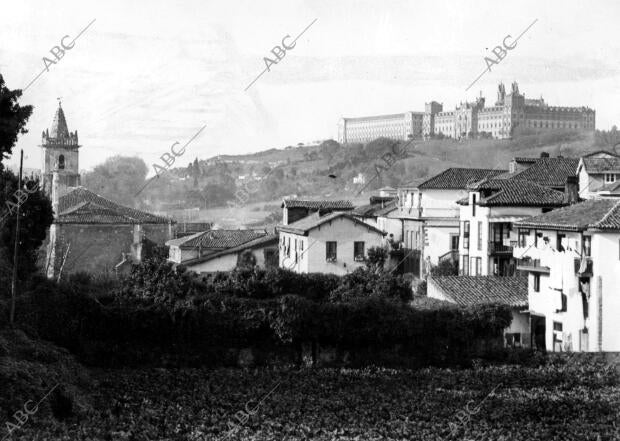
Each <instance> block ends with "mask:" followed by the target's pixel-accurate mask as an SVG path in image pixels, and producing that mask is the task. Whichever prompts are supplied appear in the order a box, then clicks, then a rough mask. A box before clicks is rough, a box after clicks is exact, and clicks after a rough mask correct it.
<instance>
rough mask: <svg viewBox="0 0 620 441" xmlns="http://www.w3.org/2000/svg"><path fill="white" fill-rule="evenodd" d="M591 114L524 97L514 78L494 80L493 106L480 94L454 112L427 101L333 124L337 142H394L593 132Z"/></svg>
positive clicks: (593, 118)
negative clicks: (420, 106) (413, 108)
mask: <svg viewBox="0 0 620 441" xmlns="http://www.w3.org/2000/svg"><path fill="white" fill-rule="evenodd" d="M595 123H596V112H595V111H594V110H593V109H590V108H589V107H562V106H550V105H548V104H547V103H546V102H545V100H543V98H542V97H541V98H539V99H526V98H525V94H522V93H520V92H519V85H518V84H517V83H516V82H514V83H512V85H511V91H510V93H508V94H507V93H506V88H505V86H504V84H502V83H500V84H499V86H498V91H497V101H496V102H495V105H493V106H490V107H485V98H483V97H482V96H481V97H479V98H478V99H476V101H474V102H465V103H460V104H459V105H458V106H456V108H455V109H454V110H446V111H444V110H443V105H442V104H440V103H438V102H436V101H431V102H430V103H427V104H426V106H425V109H424V112H406V113H399V114H395V115H379V116H368V117H363V118H343V119H341V120H340V123H339V126H338V142H340V143H341V144H347V143H354V142H369V141H372V140H373V139H376V138H379V137H381V136H383V137H386V138H392V139H396V140H407V139H410V138H412V137H413V138H417V137H419V136H420V135H421V136H423V137H425V138H429V137H432V136H436V135H443V136H446V137H450V138H454V139H461V138H467V137H478V136H483V135H486V136H491V137H493V138H496V139H505V138H510V137H511V136H512V134H513V132H514V130H515V129H516V128H517V127H521V128H524V129H531V130H533V131H536V132H541V131H548V130H577V131H594V129H595Z"/></svg>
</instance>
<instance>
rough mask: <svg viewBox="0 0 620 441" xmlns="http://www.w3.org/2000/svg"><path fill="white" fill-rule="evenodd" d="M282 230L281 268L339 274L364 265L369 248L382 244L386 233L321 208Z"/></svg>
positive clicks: (301, 271)
mask: <svg viewBox="0 0 620 441" xmlns="http://www.w3.org/2000/svg"><path fill="white" fill-rule="evenodd" d="M278 231H279V263H280V267H281V268H286V269H290V270H292V271H295V272H298V273H316V272H320V273H330V274H338V275H344V274H347V273H349V272H351V271H354V270H355V269H356V268H358V267H361V266H364V265H365V258H366V256H367V252H368V249H369V248H371V247H380V246H382V245H383V237H384V236H385V234H386V233H385V232H384V231H382V230H380V229H378V228H376V227H374V226H372V225H369V224H367V223H364V222H363V221H361V220H359V219H357V218H355V217H353V216H351V215H350V214H348V213H346V212H343V211H337V212H330V213H327V214H322V212H320V211H319V212H316V213H313V214H311V215H309V216H306V217H304V218H302V219H300V220H298V221H296V222H293V223H290V224H288V225H281V226H279V227H278Z"/></svg>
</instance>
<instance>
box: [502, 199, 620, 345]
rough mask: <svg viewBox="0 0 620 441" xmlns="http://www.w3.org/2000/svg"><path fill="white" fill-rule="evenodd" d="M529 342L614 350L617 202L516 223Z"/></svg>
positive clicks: (618, 320) (596, 202)
mask: <svg viewBox="0 0 620 441" xmlns="http://www.w3.org/2000/svg"><path fill="white" fill-rule="evenodd" d="M516 227H517V229H518V243H517V245H518V246H517V247H515V248H514V249H513V255H514V257H515V258H516V259H518V260H517V269H518V270H520V271H525V272H527V274H528V303H529V310H530V314H531V318H532V324H531V326H532V333H533V334H534V337H533V341H535V342H536V344H537V346H538V347H540V348H542V349H547V350H551V351H567V350H568V351H613V352H617V351H620V199H618V198H615V199H612V198H606V199H591V200H587V201H584V202H581V203H578V204H575V205H571V206H568V207H564V208H560V209H558V210H554V211H552V212H549V213H546V214H543V215H539V216H536V217H531V218H528V219H524V220H522V221H520V222H517V223H516Z"/></svg>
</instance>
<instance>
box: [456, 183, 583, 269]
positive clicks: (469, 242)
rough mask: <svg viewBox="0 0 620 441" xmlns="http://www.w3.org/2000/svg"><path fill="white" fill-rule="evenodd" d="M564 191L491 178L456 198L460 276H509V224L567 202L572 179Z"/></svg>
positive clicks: (511, 264) (572, 188) (573, 185)
mask: <svg viewBox="0 0 620 441" xmlns="http://www.w3.org/2000/svg"><path fill="white" fill-rule="evenodd" d="M567 186H569V187H570V188H568V189H567V191H566V192H564V193H563V192H560V191H557V190H553V189H552V188H548V187H543V186H541V185H538V184H535V183H533V182H530V181H522V180H518V179H492V180H489V181H486V182H485V181H483V182H482V183H480V184H478V185H475V186H474V187H473V188H472V189H471V190H470V191H469V195H468V197H467V198H464V199H462V200H460V201H459V202H458V203H459V204H460V206H461V208H460V241H459V242H460V243H459V272H460V274H461V275H464V276H469V275H472V276H488V275H496V276H512V275H514V271H515V265H514V259H513V257H512V249H513V245H514V244H515V243H516V241H517V235H516V231H515V230H514V228H513V223H514V222H517V221H520V220H522V219H524V218H527V217H531V216H536V215H539V214H541V213H545V212H547V211H550V210H552V209H554V208H558V207H562V206H564V205H568V204H569V203H570V202H571V197H572V198H576V188H577V183H576V179H575V178H572V179H570V178H569V179H568V181H567Z"/></svg>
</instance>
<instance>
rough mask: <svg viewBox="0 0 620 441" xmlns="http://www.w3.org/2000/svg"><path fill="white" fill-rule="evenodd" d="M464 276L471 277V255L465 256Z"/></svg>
mask: <svg viewBox="0 0 620 441" xmlns="http://www.w3.org/2000/svg"><path fill="white" fill-rule="evenodd" d="M462 260H463V274H462V275H463V276H469V254H463V259H462Z"/></svg>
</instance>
